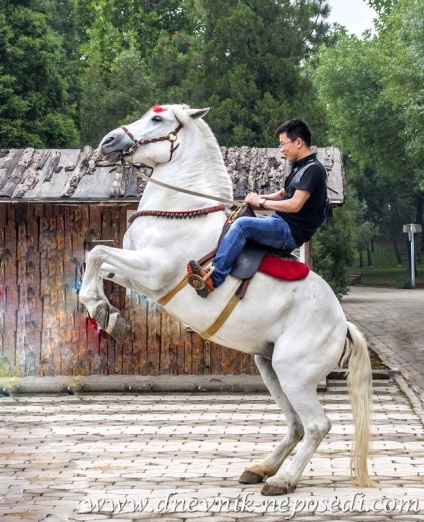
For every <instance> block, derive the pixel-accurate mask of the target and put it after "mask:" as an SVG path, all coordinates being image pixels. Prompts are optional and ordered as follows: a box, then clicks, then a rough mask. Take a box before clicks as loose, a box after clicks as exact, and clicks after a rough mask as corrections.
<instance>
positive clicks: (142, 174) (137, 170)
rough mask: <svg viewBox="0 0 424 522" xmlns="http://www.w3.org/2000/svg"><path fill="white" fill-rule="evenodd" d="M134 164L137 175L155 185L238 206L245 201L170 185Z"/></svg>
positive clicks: (133, 167)
mask: <svg viewBox="0 0 424 522" xmlns="http://www.w3.org/2000/svg"><path fill="white" fill-rule="evenodd" d="M131 165H132V169H133V170H134V171H135V173H136V174H137V176H139V177H140V178H142V179H144V181H147V182H150V183H153V184H155V185H159V186H160V187H163V188H166V189H169V190H174V191H175V192H182V193H184V194H189V195H190V196H197V197H199V198H205V199H212V200H213V201H219V202H220V203H224V204H225V205H231V206H236V207H242V206H243V203H240V202H239V201H235V200H232V199H225V198H221V197H218V196H211V195H210V194H203V193H202V192H195V191H194V190H189V189H185V188H182V187H176V186H175V185H168V183H164V182H163V181H159V180H157V179H154V178H150V177H149V176H146V174H144V172H142V171H141V170H140V169H138V168H137V167H136V166H135V165H134V164H131Z"/></svg>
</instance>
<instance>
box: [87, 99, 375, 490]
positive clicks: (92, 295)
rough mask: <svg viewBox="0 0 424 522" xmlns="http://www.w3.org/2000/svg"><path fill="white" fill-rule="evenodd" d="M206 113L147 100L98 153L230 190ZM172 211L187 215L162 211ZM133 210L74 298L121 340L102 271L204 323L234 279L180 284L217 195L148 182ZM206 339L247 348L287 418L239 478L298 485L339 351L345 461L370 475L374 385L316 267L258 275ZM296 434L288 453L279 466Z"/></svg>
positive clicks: (358, 475)
mask: <svg viewBox="0 0 424 522" xmlns="http://www.w3.org/2000/svg"><path fill="white" fill-rule="evenodd" d="M207 112H208V109H190V108H187V107H185V106H182V105H163V106H154V107H153V108H152V109H150V110H149V111H148V112H147V113H146V114H145V115H144V116H143V117H142V118H141V119H140V120H138V121H136V122H134V123H132V124H130V125H128V126H127V127H120V128H118V129H115V130H114V131H112V132H110V133H109V134H108V135H107V136H105V137H104V138H103V140H102V142H101V143H100V146H99V155H100V156H101V157H103V158H105V159H107V160H109V161H117V160H118V159H120V158H121V157H122V156H123V155H124V156H125V158H127V159H128V160H129V161H131V162H133V163H143V164H146V165H148V166H150V167H152V168H153V174H152V177H153V179H155V180H157V181H159V182H162V183H167V184H172V185H175V186H177V187H179V188H182V189H189V190H191V191H198V192H202V193H206V194H208V195H211V196H214V197H218V198H222V199H225V200H228V199H231V198H232V186H231V181H230V177H229V175H228V173H227V171H226V168H225V165H224V162H223V159H222V155H221V152H220V149H219V146H218V143H217V141H216V139H215V137H214V135H213V133H212V132H211V130H210V128H209V127H208V125H207V124H206V123H205V122H204V121H203V119H202V118H203V116H204V115H205V114H206V113H207ZM178 213H179V214H180V215H181V213H182V215H183V216H185V217H190V218H191V219H174V220H172V219H169V218H172V217H174V216H176V214H178ZM136 216H137V217H136V219H135V220H134V222H133V223H132V225H131V226H130V228H129V229H128V231H127V233H126V234H125V237H124V245H123V247H124V248H123V249H119V248H111V247H107V246H100V245H99V246H96V247H95V248H93V250H92V251H91V252H90V253H89V255H88V257H87V260H86V261H87V264H86V271H85V275H84V279H83V284H82V288H81V291H80V299H81V302H82V303H83V304H84V305H85V306H86V308H87V310H88V312H89V314H90V316H91V317H92V318H94V319H95V320H96V321H97V322H98V323H99V325H100V327H101V328H102V329H104V330H106V331H107V332H108V333H109V334H111V335H112V336H114V337H115V338H117V339H121V340H122V339H123V338H124V337H125V335H126V334H127V333H128V328H129V326H128V325H127V324H126V322H125V321H124V319H123V318H122V316H121V315H120V313H119V311H118V310H117V309H116V308H113V307H112V306H111V304H110V303H109V302H108V300H107V298H106V296H105V293H104V290H103V279H108V280H111V281H114V282H115V283H118V284H120V285H122V286H124V287H127V288H131V289H134V290H136V291H137V292H139V293H141V294H143V295H146V296H148V297H149V298H150V299H152V300H153V301H157V302H159V303H160V304H162V305H163V306H164V307H165V309H166V310H168V311H169V312H170V313H171V314H172V315H173V316H175V317H177V318H179V319H180V320H181V321H183V322H184V323H185V324H187V325H189V326H190V327H191V328H193V329H194V330H195V331H197V332H199V333H200V334H202V333H204V332H205V331H207V330H208V328H209V327H210V326H211V324H213V323H214V322H215V321H216V319H217V317H219V316H220V314H221V312H222V310H223V308H225V306H226V305H227V303H228V302H229V300H230V299H231V298H232V296H233V295H234V292H235V290H236V289H237V287H238V285H239V283H240V282H239V280H237V279H235V278H234V277H232V276H229V277H228V278H227V279H226V281H225V283H224V284H223V285H222V286H221V287H220V288H219V289H217V290H216V291H215V292H213V293H212V294H211V295H210V296H209V297H208V299H201V298H200V297H199V296H198V295H197V294H196V292H195V291H194V290H193V288H191V287H190V286H187V285H185V284H184V282H185V281H184V279H185V275H186V264H187V261H188V260H189V259H199V258H202V257H203V256H204V255H205V254H207V253H209V252H211V251H213V249H214V248H215V247H216V245H217V242H218V238H219V236H220V234H221V231H222V228H223V225H224V223H225V221H226V213H225V211H224V207H223V206H222V205H221V206H220V205H217V203H216V201H215V200H208V199H205V198H203V197H199V196H195V195H192V194H187V193H182V192H177V191H171V190H169V189H167V188H163V187H161V186H157V185H155V184H152V183H148V184H147V186H146V188H145V190H144V193H143V197H142V198H141V201H140V204H139V207H138V213H137V215H136ZM181 282H182V284H181ZM210 338H211V339H212V341H214V342H216V343H219V344H221V345H223V346H226V347H229V348H234V349H236V350H240V351H243V352H246V353H250V354H253V355H254V356H255V361H256V364H257V366H258V368H259V371H260V373H261V375H262V378H263V380H264V382H265V384H266V386H267V387H268V389H269V391H270V393H271V395H272V396H273V398H274V399H275V401H276V403H277V404H278V405H279V406H280V408H281V409H282V411H283V412H284V414H285V416H286V419H287V426H288V429H287V433H286V435H285V436H284V438H283V440H282V441H281V442H280V443H279V444H278V445H277V446H276V448H275V449H274V451H273V452H272V453H271V454H270V455H268V456H267V457H266V458H264V459H263V460H262V461H260V462H258V463H257V464H253V465H251V466H248V467H247V468H246V469H245V471H244V473H243V474H242V476H241V478H240V482H242V483H246V484H254V483H259V482H262V481H263V480H265V479H266V484H265V485H264V487H263V489H262V493H263V494H264V495H281V494H287V493H290V492H293V491H294V490H295V489H296V486H297V483H298V481H299V478H300V476H301V474H302V472H303V470H304V468H305V466H306V465H307V463H308V462H309V460H310V459H311V457H312V456H313V454H314V452H315V451H316V449H317V448H318V446H319V444H320V443H321V441H322V439H323V438H324V437H325V435H326V434H327V433H328V431H329V430H330V427H331V423H330V420H329V418H328V417H327V415H326V414H325V413H324V411H323V408H322V406H321V404H320V403H319V401H318V397H317V392H316V390H317V385H318V383H319V382H320V381H321V380H322V379H324V378H325V377H326V375H328V373H329V372H330V371H332V370H333V369H334V368H336V367H337V364H338V362H339V361H340V360H341V359H342V358H343V359H344V360H348V373H349V377H348V385H349V390H350V398H351V404H352V413H353V417H354V424H355V437H354V438H355V440H354V444H353V453H352V459H351V471H352V475H353V477H354V479H355V482H356V484H357V485H359V486H360V487H366V486H371V485H372V481H371V479H370V477H369V475H368V469H367V455H368V442H369V423H370V410H371V394H372V387H371V365H370V359H369V355H368V350H367V346H366V342H365V340H364V337H363V336H362V334H361V333H360V332H359V331H358V329H357V328H356V327H355V326H354V325H353V324H351V323H348V322H347V321H346V318H345V316H344V313H343V310H342V308H341V306H340V304H339V302H338V300H337V298H336V296H335V295H334V293H333V292H332V290H331V289H330V287H329V286H328V284H327V283H326V282H325V281H324V280H323V279H321V277H319V276H318V275H317V274H315V273H313V272H310V273H309V275H308V276H307V277H306V279H303V280H301V281H290V282H287V281H282V280H277V279H274V278H272V277H270V276H268V275H265V274H262V273H258V274H256V275H255V276H254V278H253V279H252V281H251V283H250V286H249V288H248V291H247V293H246V296H245V298H244V299H243V300H242V301H240V302H239V303H238V304H237V306H236V307H235V308H234V310H233V312H232V314H231V315H230V316H229V317H228V318H227V320H226V321H225V322H224V323H223V324H222V325H221V326H220V327H219V328H218V329H217V331H216V332H215V333H214V334H213V335H212V336H211V337H210ZM302 438H303V440H302ZM301 440H302V441H301ZM300 441H301V444H300V447H299V449H298V451H297V453H296V454H295V455H294V457H293V458H292V460H291V461H290V462H289V463H288V464H286V465H284V466H282V465H283V463H284V461H285V460H286V459H287V457H288V456H289V455H290V454H291V453H292V451H293V450H294V448H295V447H296V446H297V444H298V443H299V442H300Z"/></svg>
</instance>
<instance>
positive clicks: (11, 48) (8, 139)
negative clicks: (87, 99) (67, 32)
mask: <svg viewBox="0 0 424 522" xmlns="http://www.w3.org/2000/svg"><path fill="white" fill-rule="evenodd" d="M0 8H1V9H0V12H1V14H0V145H1V146H3V147H27V146H32V147H62V146H75V145H76V144H77V143H78V140H79V136H78V132H77V128H76V126H75V124H74V120H73V114H72V110H71V109H70V108H69V106H68V91H67V89H68V85H67V83H66V81H65V80H64V77H63V75H62V72H61V67H60V65H61V40H60V38H59V37H58V36H57V35H56V34H55V33H54V31H53V30H52V29H51V28H50V26H49V18H48V15H49V8H50V3H49V2H44V3H40V2H33V1H32V0H26V1H25V0H22V1H15V2H13V3H10V2H7V1H5V0H1V1H0Z"/></svg>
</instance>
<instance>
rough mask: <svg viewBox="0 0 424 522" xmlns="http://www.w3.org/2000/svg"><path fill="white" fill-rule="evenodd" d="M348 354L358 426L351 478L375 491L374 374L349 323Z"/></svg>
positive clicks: (361, 339)
mask: <svg viewBox="0 0 424 522" xmlns="http://www.w3.org/2000/svg"><path fill="white" fill-rule="evenodd" d="M347 325H348V330H347V336H346V344H345V351H344V354H343V359H342V361H341V364H340V365H341V366H342V367H343V366H344V363H345V362H346V361H348V367H347V370H348V377H347V385H348V389H349V398H350V404H351V407H352V415H353V423H354V429H355V434H354V441H353V445H352V456H351V459H350V470H351V477H352V480H353V481H354V484H355V485H357V486H358V487H374V486H375V484H374V483H373V481H372V480H371V477H370V476H369V473H368V452H369V443H370V426H371V411H372V370H371V362H370V357H369V353H368V348H367V343H366V340H365V338H364V336H363V335H362V333H361V332H360V331H359V330H358V328H357V327H356V326H355V325H354V324H352V323H349V322H348V323H347Z"/></svg>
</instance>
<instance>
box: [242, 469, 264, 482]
mask: <svg viewBox="0 0 424 522" xmlns="http://www.w3.org/2000/svg"><path fill="white" fill-rule="evenodd" d="M263 479H264V477H263V475H260V474H259V473H255V472H254V471H250V470H248V469H245V470H244V471H243V474H242V476H241V477H240V478H239V482H240V483H241V484H259V483H260V482H262V481H263Z"/></svg>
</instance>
